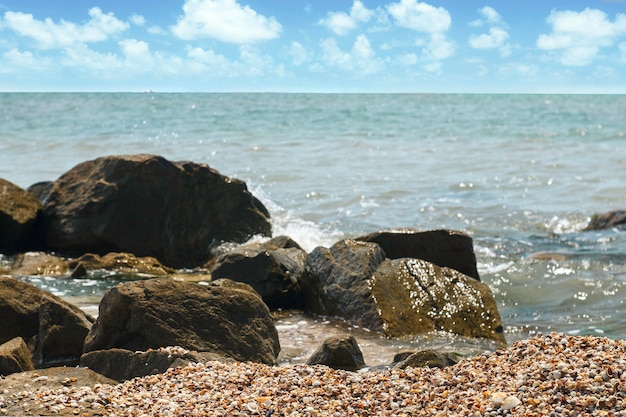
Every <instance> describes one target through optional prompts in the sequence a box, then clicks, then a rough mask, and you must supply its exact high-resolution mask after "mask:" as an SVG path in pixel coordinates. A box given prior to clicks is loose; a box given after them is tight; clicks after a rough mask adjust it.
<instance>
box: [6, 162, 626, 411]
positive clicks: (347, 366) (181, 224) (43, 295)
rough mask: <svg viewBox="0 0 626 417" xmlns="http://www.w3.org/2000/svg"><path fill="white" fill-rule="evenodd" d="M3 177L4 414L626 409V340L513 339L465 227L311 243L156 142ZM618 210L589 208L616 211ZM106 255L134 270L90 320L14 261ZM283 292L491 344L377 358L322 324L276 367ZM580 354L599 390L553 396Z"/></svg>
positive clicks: (381, 320) (348, 314)
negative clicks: (319, 339) (57, 168)
mask: <svg viewBox="0 0 626 417" xmlns="http://www.w3.org/2000/svg"><path fill="white" fill-rule="evenodd" d="M0 181H1V182H0V186H1V187H2V189H3V190H4V192H3V199H2V200H0V253H4V254H9V255H11V259H12V261H11V262H10V263H9V264H7V265H5V266H0V317H2V320H0V376H1V377H2V379H0V414H4V415H11V414H24V413H26V414H28V413H35V414H37V415H48V414H46V413H52V414H60V415H85V416H88V415H128V416H135V415H137V416H139V415H238V413H239V414H242V415H270V414H273V413H276V414H277V415H294V416H295V415H372V414H374V415H437V413H435V414H429V412H435V411H438V412H440V413H444V414H442V415H448V414H446V413H447V412H450V413H452V414H455V415H499V413H503V412H505V413H508V414H515V413H516V412H517V410H522V409H524V410H527V411H529V412H530V411H532V412H533V413H538V414H536V415H549V413H548V414H545V413H544V412H546V411H547V410H548V411H550V412H556V413H559V410H560V409H559V407H561V408H563V407H564V408H563V410H569V411H572V413H578V414H581V413H584V412H588V411H589V410H593V411H612V412H614V415H626V412H624V413H622V414H615V412H617V411H619V412H622V411H623V409H624V403H623V401H624V392H626V388H625V389H624V390H622V387H624V385H623V381H624V380H625V379H626V375H625V374H624V373H623V370H624V362H623V359H622V357H623V356H624V355H623V353H624V344H623V342H619V341H609V340H604V339H594V338H588V337H580V338H572V337H568V336H563V335H550V336H545V337H540V338H535V339H531V340H529V341H520V342H516V344H515V345H514V346H511V347H509V348H506V347H505V346H506V340H505V337H504V332H503V326H502V323H501V319H500V315H499V312H498V309H497V307H496V303H495V300H494V297H493V294H492V293H491V290H490V289H489V287H488V286H487V285H485V284H484V283H482V282H481V281H480V276H479V274H478V271H477V267H476V256H475V254H474V250H473V244H472V238H471V237H470V236H467V235H466V234H464V233H461V232H458V231H454V230H427V231H419V230H414V229H410V228H405V229H395V230H382V231H378V232H374V233H371V234H368V235H365V236H360V237H356V238H354V239H343V240H340V241H338V242H336V243H335V244H333V245H332V246H331V247H328V248H326V247H318V248H316V249H314V250H313V251H312V252H309V253H307V252H306V251H304V250H303V249H302V248H301V247H300V245H299V244H298V243H297V242H295V241H293V240H292V239H291V238H290V237H288V236H274V237H272V236H271V229H272V227H271V226H272V225H271V218H270V215H269V212H268V210H267V209H266V208H265V207H264V206H263V204H262V203H261V202H260V201H259V200H258V199H256V198H255V197H254V196H253V195H252V194H250V193H249V192H248V190H247V187H246V185H245V184H244V183H243V182H241V181H239V180H236V179H232V178H228V177H225V176H222V175H221V174H219V173H218V172H217V171H215V170H212V169H211V168H209V167H208V166H206V165H202V164H195V163H193V162H170V161H167V160H165V159H163V158H161V157H158V156H153V155H132V156H110V157H103V158H98V159H96V160H94V161H86V162H84V163H82V164H79V165H78V166H76V167H75V168H73V169H72V170H70V171H68V172H67V173H66V174H64V175H62V176H61V177H60V178H59V179H58V180H57V181H54V182H50V183H42V184H37V185H35V186H33V187H31V188H30V189H29V190H28V191H26V190H21V189H19V187H16V186H15V185H13V184H11V183H9V182H7V181H5V180H0ZM622 214H623V213H621V212H616V215H614V216H611V215H607V216H604V217H598V219H600V220H602V221H596V222H595V223H594V224H596V223H597V224H602V225H610V226H609V227H621V226H620V225H621V224H622V223H623V215H622ZM589 227H590V228H593V227H595V226H593V225H590V226H589ZM253 237H256V240H254V241H250V242H248V243H245V242H246V241H248V240H249V239H251V238H253ZM102 271H112V272H114V273H117V274H123V275H124V276H125V277H126V278H127V280H126V281H125V282H122V283H120V284H118V285H115V286H114V287H112V288H110V289H109V290H108V291H107V292H106V294H105V295H104V297H103V298H102V300H101V302H100V306H99V313H98V317H97V319H96V318H93V317H91V316H89V315H88V314H86V313H85V312H83V311H81V310H80V309H78V308H77V307H76V306H74V305H72V304H70V303H68V302H66V301H64V300H62V299H60V298H59V297H56V296H54V295H52V294H50V293H49V292H47V291H44V290H41V289H39V288H36V287H34V286H32V285H30V284H27V283H25V282H23V281H21V280H19V279H15V277H23V276H44V277H55V278H56V279H65V278H74V279H83V278H91V279H97V277H98V276H99V274H101V273H102ZM293 309H295V310H298V311H301V312H302V313H303V314H307V315H311V316H316V317H338V318H341V319H343V320H345V321H347V322H348V323H352V324H354V325H355V326H358V327H359V328H363V329H367V330H368V331H371V332H373V333H375V334H378V335H380V336H381V337H386V338H391V339H397V338H411V337H415V336H417V335H423V334H429V333H433V332H445V333H449V334H452V335H457V336H459V337H465V338H473V339H477V340H479V339H480V340H488V341H490V342H491V343H495V344H496V345H497V346H498V347H501V348H502V349H499V350H498V351H496V352H495V353H493V354H491V355H486V356H485V355H483V356H478V357H476V358H463V357H459V356H458V355H456V354H454V352H447V351H429V350H422V351H417V352H406V353H405V354H403V355H401V357H397V358H394V359H393V360H391V359H390V360H389V363H388V365H387V366H382V367H379V368H376V369H373V368H367V364H366V363H365V362H364V360H363V355H362V353H361V351H360V348H359V346H358V344H357V341H356V340H355V339H354V338H353V337H351V336H350V335H345V336H341V337H333V338H328V339H327V340H325V341H323V343H321V344H320V346H319V349H318V350H317V351H316V352H315V353H314V354H312V355H311V356H310V357H309V359H308V360H307V365H285V366H281V367H276V365H277V364H278V360H279V355H280V352H281V344H280V340H279V337H278V333H277V331H276V327H275V317H276V314H277V313H279V312H281V311H284V310H293ZM560 355H561V356H562V355H565V356H567V355H572V358H567V357H563V358H560ZM493 358H497V362H495V363H493V362H492V360H493ZM512 358H516V359H514V360H513V359H512ZM577 358H578V359H579V360H580V361H577V360H578V359H577ZM596 358H597V359H596ZM566 360H567V361H570V362H567V361H566ZM586 360H590V361H591V362H593V361H596V362H597V366H596V368H597V369H596V370H588V369H587V368H588V366H591V365H589V364H588V363H586V362H585V361H586ZM507 361H509V362H507ZM511 361H513V362H511ZM554 361H557V362H554ZM521 363H524V364H525V365H524V366H526V367H527V368H529V369H531V368H532V369H534V372H535V373H536V374H537V375H536V376H537V378H538V380H542V381H543V383H540V384H539V385H536V383H535V382H534V381H530V382H529V381H528V379H527V378H526V377H524V373H523V370H522V368H517V367H518V366H521V365H519V364H521ZM555 363H556V364H557V365H555ZM563 363H566V364H567V363H570V364H571V367H569V368H567V367H566V369H565V368H563V366H565V365H562V364H563ZM551 364H552V365H551ZM77 365H78V367H76V366H77ZM422 367H424V369H423V370H418V368H422ZM538 367H539V368H538ZM579 368H580V370H578V369H579ZM435 369H442V371H437V370H435ZM513 370H516V371H515V372H517V373H516V374H515V375H513V374H512V373H511V372H513ZM583 371H584V372H586V373H587V374H588V375H589V376H588V378H587V380H588V381H587V382H588V384H591V383H592V382H593V383H594V384H595V383H604V384H605V386H604V388H602V387H601V384H600V385H597V384H596V385H593V384H592V385H585V387H587V388H584V390H586V391H584V390H583V391H584V392H580V390H581V389H583V388H581V387H582V385H581V386H579V385H571V384H570V385H567V384H566V385H563V384H560V385H558V387H560V388H559V389H561V391H560V392H561V398H563V396H565V397H567V400H560V403H559V404H557V403H556V402H554V401H553V396H555V395H557V394H558V392H557V391H554V390H555V389H556V388H555V386H554V384H552V383H553V382H554V381H553V380H558V379H561V378H560V376H562V375H569V376H572V377H573V380H572V381H573V382H572V383H576V384H578V380H579V379H580V378H579V376H580V375H582V373H583ZM441 372H443V373H441ZM446 372H447V373H446ZM546 372H547V373H546ZM602 372H604V374H606V375H608V377H609V379H608V380H606V378H605V377H604V376H602V375H603V374H602ZM557 374H558V375H559V377H558V378H557V377H554V376H555V375H557ZM598 375H601V377H600V378H601V380H598V381H596V379H597V376H598ZM622 376H623V378H622ZM231 378H234V379H231ZM294 378H295V379H294ZM433 378H435V379H433ZM477 378H478V380H481V379H482V380H483V381H484V382H483V383H482V388H481V389H480V390H478V391H477V392H476V393H475V395H474V396H473V397H472V396H470V394H471V392H472V391H471V387H473V389H475V390H476V389H478V388H477V386H476V385H475V384H476V380H477ZM550 378H552V379H550ZM257 379H258V380H260V381H264V382H263V383H261V382H258V383H257V382H256V381H257ZM504 380H506V381H504ZM614 380H615V381H614ZM172 381H178V382H175V383H174V382H172ZM281 381H282V382H281ZM303 381H305V382H303ZM315 381H317V382H315ZM433 381H436V382H433ZM515 381H517V385H510V384H511V383H515ZM520 381H521V382H520ZM314 382H315V384H314ZM570 382H571V381H570ZM220 383H223V384H226V385H225V386H223V387H222V389H221V391H220V390H218V388H216V386H219V384H220ZM609 383H610V384H612V385H611V387H609V386H608V385H607V384H609ZM172 384H173V385H172ZM189 384H191V385H189ZM257 384H258V385H257ZM464 384H466V385H464ZM467 384H470V385H467ZM471 384H474V385H471ZM337 386H338V387H343V388H340V389H339V388H334V387H337ZM564 386H566V387H567V389H565V388H563V387H564ZM19 387H23V388H24V389H19ZM420 387H421V388H420ZM441 387H447V389H446V390H443V391H442V390H441V389H440V388H441ZM589 387H591V388H589ZM31 388H32V389H31ZM196 388H197V390H199V391H197V390H196ZM548 388H549V389H550V390H552V391H550V390H548V391H546V390H547V389H548ZM609 388H612V391H611V390H609ZM253 389H254V390H253ZM159 390H161V391H159ZM250 390H253V391H250ZM268 390H269V391H268ZM589 390H590V392H589V393H588V392H587V391H589ZM440 391H441V392H440ZM605 391H606V392H605ZM225 392H226V393H228V394H225ZM294 392H295V394H294ZM433 392H437V393H438V394H437V395H436V396H434V397H433V395H432V393H433ZM529 392H535V394H537V395H536V396H535V397H533V398H538V397H541V398H543V397H545V401H543V402H542V403H541V404H544V405H542V406H541V407H539V405H540V403H536V404H535V403H534V401H535V400H534V399H533V398H531V397H528V396H527V395H528V393H529ZM579 394H580V395H579ZM582 394H585V395H584V396H583V397H581V398H582V399H580V401H578V399H579V396H581V395H582ZM588 394H589V395H588ZM596 394H597V395H596ZM570 397H571V398H574V399H576V401H573V400H572V401H570V399H571V398H570ZM164 399H167V401H170V402H167V403H165V402H163V401H165V400H164ZM199 399H202V400H199ZM179 400H180V401H179ZM453 400H454V401H455V402H454V403H453V402H452V401H453ZM442 401H443V402H442ZM446 401H447V402H446ZM546 401H547V402H546ZM455 404H456V406H455ZM431 407H432V408H431ZM455 407H456V408H455ZM458 407H461V408H458ZM568 407H569V408H568ZM572 407H573V408H572ZM563 410H561V411H563ZM589 412H591V411H589ZM194 413H195V414H194ZM519 415H522V414H519ZM524 415H535V414H532V413H530V414H524ZM558 415H561V414H558ZM596 415H601V414H596ZM607 415H608V414H607Z"/></svg>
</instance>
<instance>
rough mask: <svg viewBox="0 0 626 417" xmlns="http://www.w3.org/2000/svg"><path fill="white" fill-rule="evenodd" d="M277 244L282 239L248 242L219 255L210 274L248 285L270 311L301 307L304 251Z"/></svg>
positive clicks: (305, 255) (214, 277) (216, 277)
mask: <svg viewBox="0 0 626 417" xmlns="http://www.w3.org/2000/svg"><path fill="white" fill-rule="evenodd" d="M280 244H283V242H282V240H274V239H272V240H270V241H268V242H265V243H249V244H246V245H243V246H240V247H238V248H236V249H234V250H232V251H230V252H228V253H225V254H223V255H220V256H218V257H217V259H216V260H215V263H214V264H213V266H212V268H211V277H212V278H213V279H220V278H228V279H231V280H234V281H239V282H245V283H246V284H249V285H250V286H251V287H252V288H254V289H255V290H256V292H258V293H259V295H260V296H261V298H263V301H264V302H265V304H267V306H268V307H269V308H270V309H271V310H276V309H280V308H283V309H302V308H303V301H302V287H301V279H302V274H303V273H304V266H305V262H306V257H307V254H306V252H305V251H304V250H302V249H299V248H297V247H288V248H283V247H279V245H280Z"/></svg>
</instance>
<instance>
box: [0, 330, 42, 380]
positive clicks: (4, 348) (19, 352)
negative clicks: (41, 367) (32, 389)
mask: <svg viewBox="0 0 626 417" xmlns="http://www.w3.org/2000/svg"><path fill="white" fill-rule="evenodd" d="M34 369H35V367H34V365H33V361H32V360H31V353H30V350H28V346H26V342H24V339H22V338H21V337H15V338H13V339H11V340H9V341H8V342H5V343H3V344H2V345H0V375H10V374H14V373H17V372H24V371H32V370H34Z"/></svg>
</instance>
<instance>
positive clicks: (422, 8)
mask: <svg viewBox="0 0 626 417" xmlns="http://www.w3.org/2000/svg"><path fill="white" fill-rule="evenodd" d="M387 11H388V12H389V14H391V16H393V18H394V19H395V20H396V22H397V24H398V26H402V27H405V28H408V29H411V30H415V31H417V32H426V33H442V32H445V31H447V30H448V29H449V28H450V24H451V23H452V19H451V18H450V13H448V11H447V10H446V9H445V8H443V7H434V6H431V5H430V4H428V3H421V2H419V1H417V0H400V2H399V3H392V4H390V5H388V6H387Z"/></svg>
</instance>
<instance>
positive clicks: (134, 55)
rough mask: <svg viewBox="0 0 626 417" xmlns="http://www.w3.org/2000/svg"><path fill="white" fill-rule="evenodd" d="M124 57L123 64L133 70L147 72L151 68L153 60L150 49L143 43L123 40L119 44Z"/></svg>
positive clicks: (134, 40)
mask: <svg viewBox="0 0 626 417" xmlns="http://www.w3.org/2000/svg"><path fill="white" fill-rule="evenodd" d="M119 45H120V47H121V48H122V53H123V54H124V57H125V64H126V65H127V66H131V67H133V68H137V69H142V70H149V69H151V68H153V64H154V61H153V58H152V54H151V53H150V47H149V46H148V44H147V43H146V42H144V41H139V40H136V39H124V40H122V41H120V42H119Z"/></svg>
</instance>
